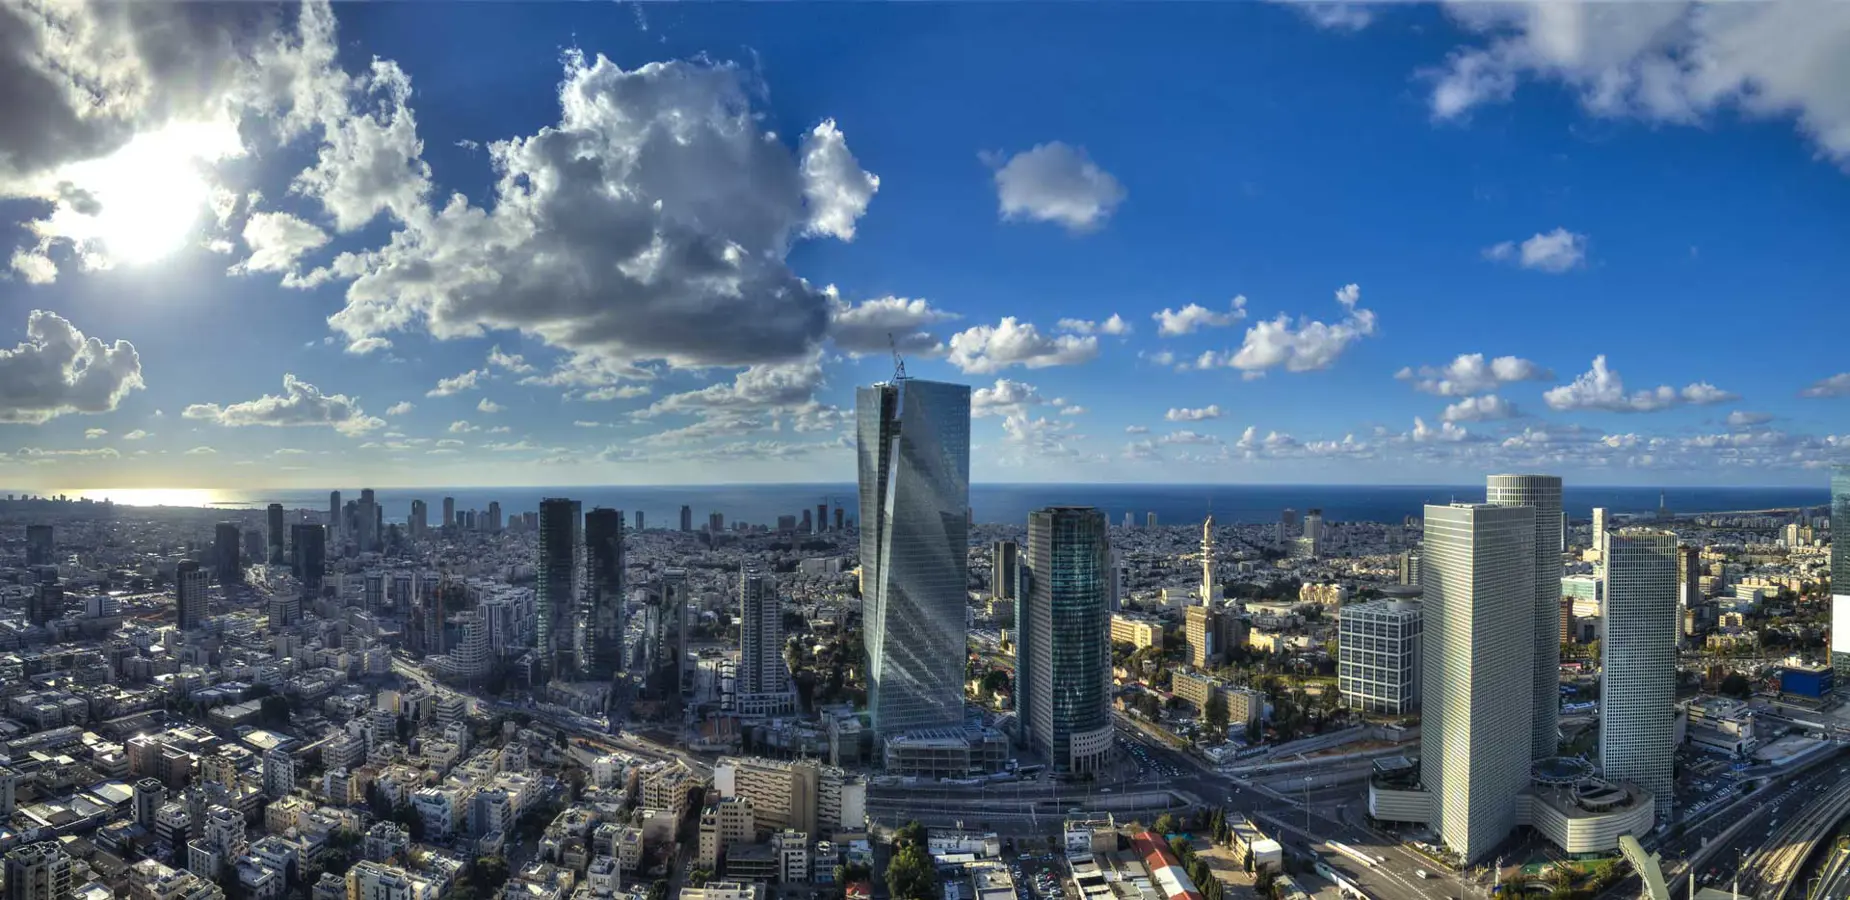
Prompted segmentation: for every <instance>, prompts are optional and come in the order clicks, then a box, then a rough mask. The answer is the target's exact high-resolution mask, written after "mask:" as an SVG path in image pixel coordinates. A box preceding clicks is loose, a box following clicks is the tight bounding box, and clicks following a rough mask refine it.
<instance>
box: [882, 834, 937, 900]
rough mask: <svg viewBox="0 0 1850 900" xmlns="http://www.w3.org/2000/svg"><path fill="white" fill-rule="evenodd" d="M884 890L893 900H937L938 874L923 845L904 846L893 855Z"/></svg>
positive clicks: (888, 865)
mask: <svg viewBox="0 0 1850 900" xmlns="http://www.w3.org/2000/svg"><path fill="white" fill-rule="evenodd" d="M886 889H887V892H888V893H890V894H892V896H893V900H938V873H937V871H936V870H935V869H934V868H933V867H932V864H931V857H930V856H929V855H928V854H927V853H926V852H925V847H924V845H923V844H906V845H904V846H903V847H902V848H901V849H900V850H899V852H898V853H895V854H894V855H893V860H892V862H889V863H887V867H886Z"/></svg>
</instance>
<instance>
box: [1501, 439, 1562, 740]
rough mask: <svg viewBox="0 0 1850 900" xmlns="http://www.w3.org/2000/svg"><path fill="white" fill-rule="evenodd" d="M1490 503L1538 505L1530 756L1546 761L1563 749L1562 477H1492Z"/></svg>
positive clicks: (1531, 612) (1536, 512)
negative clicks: (1532, 716)
mask: <svg viewBox="0 0 1850 900" xmlns="http://www.w3.org/2000/svg"><path fill="white" fill-rule="evenodd" d="M1485 493H1486V494H1487V497H1486V499H1487V501H1488V502H1489V503H1490V505H1492V506H1532V507H1534V508H1535V574H1534V578H1535V589H1534V590H1535V600H1534V605H1533V607H1532V608H1531V610H1530V615H1531V617H1532V621H1533V622H1534V628H1535V630H1534V632H1533V633H1532V637H1531V639H1532V640H1533V641H1534V643H1535V654H1534V658H1535V667H1534V669H1533V670H1532V671H1531V672H1530V673H1529V681H1530V689H1531V690H1533V691H1534V693H1535V699H1534V701H1533V702H1532V704H1531V705H1532V706H1533V707H1534V712H1535V722H1534V726H1533V728H1532V729H1531V731H1530V734H1529V755H1530V756H1531V757H1532V758H1534V759H1547V758H1548V757H1551V756H1554V755H1555V753H1556V751H1557V750H1559V748H1560V732H1561V550H1562V548H1563V546H1564V544H1565V541H1566V537H1565V532H1564V530H1563V529H1562V525H1561V523H1562V515H1561V479H1560V477H1559V476H1555V475H1492V476H1490V479H1489V481H1488V483H1487V484H1486V485H1485Z"/></svg>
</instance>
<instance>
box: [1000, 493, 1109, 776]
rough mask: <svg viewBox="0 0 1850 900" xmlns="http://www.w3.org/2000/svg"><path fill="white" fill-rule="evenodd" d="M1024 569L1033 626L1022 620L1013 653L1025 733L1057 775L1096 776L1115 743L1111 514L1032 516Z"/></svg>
mask: <svg viewBox="0 0 1850 900" xmlns="http://www.w3.org/2000/svg"><path fill="white" fill-rule="evenodd" d="M1026 568H1027V575H1026V578H1025V579H1024V580H1025V581H1026V583H1027V601H1026V603H1024V604H1023V606H1024V607H1025V611H1026V613H1027V622H1025V623H1022V622H1017V623H1016V629H1017V633H1018V634H1019V636H1020V640H1019V641H1017V643H1016V649H1015V654H1016V660H1017V663H1016V669H1017V676H1016V677H1017V680H1018V683H1017V685H1016V690H1015V696H1016V697H1018V698H1021V700H1022V702H1021V704H1020V708H1019V710H1018V715H1020V717H1021V720H1022V722H1023V723H1024V726H1025V727H1024V729H1023V733H1024V734H1028V735H1030V736H1031V737H1032V743H1033V745H1034V746H1035V747H1036V748H1038V749H1039V750H1041V751H1042V752H1044V753H1046V754H1047V760H1048V764H1049V765H1050V766H1051V767H1052V768H1053V770H1054V771H1055V772H1057V773H1061V774H1086V773H1092V772H1097V771H1099V770H1100V769H1102V768H1103V767H1104V765H1105V763H1106V761H1107V760H1108V759H1109V758H1110V754H1111V741H1112V725H1111V707H1110V697H1111V691H1110V687H1109V680H1110V678H1111V635H1110V631H1111V625H1110V618H1111V596H1110V595H1111V547H1110V545H1109V544H1108V543H1107V542H1106V539H1105V514H1104V513H1103V512H1101V511H1099V510H1097V509H1093V508H1091V507H1069V506H1056V507H1049V508H1047V509H1042V510H1036V511H1035V512H1033V513H1032V514H1030V515H1029V516H1028V558H1027V565H1026ZM1023 661H1025V665H1024V664H1023ZM1024 676H1025V677H1024Z"/></svg>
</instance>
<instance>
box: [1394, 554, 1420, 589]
mask: <svg viewBox="0 0 1850 900" xmlns="http://www.w3.org/2000/svg"><path fill="white" fill-rule="evenodd" d="M1396 569H1397V570H1398V574H1399V576H1400V578H1399V581H1400V583H1401V584H1403V585H1406V586H1408V587H1417V586H1418V585H1419V583H1420V551H1418V550H1407V551H1405V552H1403V553H1401V554H1400V558H1399V559H1398V560H1397V566H1396Z"/></svg>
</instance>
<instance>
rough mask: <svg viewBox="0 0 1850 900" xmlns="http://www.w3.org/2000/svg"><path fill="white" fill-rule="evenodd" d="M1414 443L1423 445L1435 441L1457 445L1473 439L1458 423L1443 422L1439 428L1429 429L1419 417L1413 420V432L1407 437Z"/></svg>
mask: <svg viewBox="0 0 1850 900" xmlns="http://www.w3.org/2000/svg"><path fill="white" fill-rule="evenodd" d="M1407 437H1408V438H1410V439H1411V440H1412V441H1413V442H1414V443H1418V444H1423V443H1430V442H1434V441H1441V442H1447V443H1456V442H1459V441H1466V440H1470V439H1471V433H1470V432H1468V431H1466V430H1465V429H1463V428H1461V427H1459V426H1458V424H1457V423H1456V422H1450V421H1447V422H1441V423H1440V424H1439V427H1437V428H1429V427H1427V425H1426V420H1425V419H1422V418H1420V417H1418V416H1415V417H1414V418H1413V431H1411V432H1409V433H1408V435H1407Z"/></svg>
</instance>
